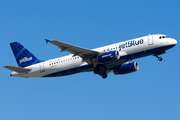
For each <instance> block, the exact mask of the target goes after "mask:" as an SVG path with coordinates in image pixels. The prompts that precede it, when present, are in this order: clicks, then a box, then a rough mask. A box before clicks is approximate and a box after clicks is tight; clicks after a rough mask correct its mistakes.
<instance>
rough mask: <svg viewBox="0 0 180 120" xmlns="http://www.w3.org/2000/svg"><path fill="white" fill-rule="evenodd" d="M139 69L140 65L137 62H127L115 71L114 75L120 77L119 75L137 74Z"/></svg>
mask: <svg viewBox="0 0 180 120" xmlns="http://www.w3.org/2000/svg"><path fill="white" fill-rule="evenodd" d="M138 69H139V66H138V63H137V62H126V63H124V64H122V65H121V66H120V67H118V68H116V69H114V71H113V72H114V74H115V75H119V74H127V73H131V72H135V71H137V70H138Z"/></svg>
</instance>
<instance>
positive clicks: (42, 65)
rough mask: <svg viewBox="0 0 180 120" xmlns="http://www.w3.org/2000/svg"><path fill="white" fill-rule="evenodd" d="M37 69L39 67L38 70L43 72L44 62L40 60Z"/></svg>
mask: <svg viewBox="0 0 180 120" xmlns="http://www.w3.org/2000/svg"><path fill="white" fill-rule="evenodd" d="M39 69H40V72H41V73H42V72H45V69H44V62H41V63H39Z"/></svg>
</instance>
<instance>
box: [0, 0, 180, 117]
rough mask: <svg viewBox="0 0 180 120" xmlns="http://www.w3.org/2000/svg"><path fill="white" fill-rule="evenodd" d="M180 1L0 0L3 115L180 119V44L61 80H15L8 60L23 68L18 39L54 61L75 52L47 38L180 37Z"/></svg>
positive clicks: (90, 44)
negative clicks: (120, 67)
mask: <svg viewBox="0 0 180 120" xmlns="http://www.w3.org/2000/svg"><path fill="white" fill-rule="evenodd" d="M179 4H180V1H178V0H171V1H169V0H151V1H144V0H137V1H134V0H126V1H118V0H117V1H114V0H111V1H110V0H109V1H107V0H99V1H95V0H90V1H81V0H76V1H70V0H67V1H65V0H64V1H61V0H51V1H47V0H39V1H37V0H28V1H24V0H16V1H13V0H9V1H1V2H0V16H1V18H0V37H1V47H0V49H1V52H0V55H1V56H3V57H2V58H1V62H0V64H1V68H0V72H1V80H0V119H1V120H39V119H43V120H49V119H53V120H56V119H58V120H59V119H63V120H72V119H73V120H92V119H93V120H99V119H103V120H110V119H111V120H112V119H114V120H119V119H123V120H145V119H146V120H152V119H153V120H159V119H163V120H169V119H171V120H179V118H180V114H179V113H180V102H179V101H180V87H179V86H180V77H179V74H180V70H179V68H180V65H179V61H180V56H179V51H180V48H179V44H177V45H176V46H175V47H174V48H173V49H171V50H169V51H167V53H166V54H164V55H162V57H163V61H162V62H159V61H158V60H157V58H155V57H153V56H149V57H145V58H140V59H137V60H135V61H137V62H138V64H139V66H140V69H139V71H137V72H134V73H131V74H127V75H114V74H113V73H110V74H109V75H108V78H107V79H105V80H103V79H102V78H101V77H100V76H98V75H94V74H93V73H92V72H90V73H79V74H75V75H71V76H66V77H57V78H28V79H25V78H15V77H10V76H9V74H10V72H11V71H9V70H6V69H4V68H3V67H2V66H4V65H13V66H17V63H16V61H15V58H14V56H13V53H12V51H11V48H10V46H9V43H10V42H14V41H19V42H20V43H21V44H23V45H24V46H25V47H26V48H27V49H29V50H30V51H31V52H32V53H34V55H35V56H37V57H38V58H39V59H42V60H48V59H52V58H56V57H60V56H63V55H68V54H69V53H67V52H63V53H60V49H58V47H56V46H54V45H52V44H46V43H45V41H44V39H45V38H46V39H57V40H60V41H63V42H67V43H70V44H74V45H77V46H81V47H84V48H88V49H93V48H96V47H100V46H104V45H108V44H112V43H117V42H120V41H124V40H128V39H133V38H137V37H141V36H145V35H148V34H159V33H160V34H166V35H168V36H169V37H172V38H174V39H176V40H177V41H178V43H179V40H180V33H179V31H180V15H179V11H180V7H179Z"/></svg>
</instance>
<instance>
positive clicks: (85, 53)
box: [46, 40, 99, 61]
mask: <svg viewBox="0 0 180 120" xmlns="http://www.w3.org/2000/svg"><path fill="white" fill-rule="evenodd" d="M46 41H47V40H46ZM48 42H50V43H52V44H54V45H56V46H58V47H59V48H60V49H61V52H63V51H67V52H70V53H72V54H74V55H73V56H80V57H82V58H83V59H84V60H85V61H86V60H87V59H92V58H94V57H96V56H97V55H98V54H99V52H97V51H94V50H89V49H86V48H82V47H78V46H75V45H71V44H67V43H64V42H61V41H57V40H48Z"/></svg>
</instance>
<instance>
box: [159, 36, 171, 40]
mask: <svg viewBox="0 0 180 120" xmlns="http://www.w3.org/2000/svg"><path fill="white" fill-rule="evenodd" d="M163 38H169V37H168V36H160V37H159V39H163Z"/></svg>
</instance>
